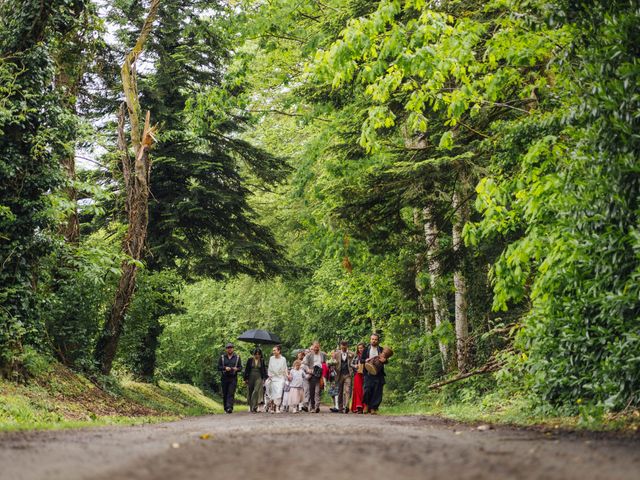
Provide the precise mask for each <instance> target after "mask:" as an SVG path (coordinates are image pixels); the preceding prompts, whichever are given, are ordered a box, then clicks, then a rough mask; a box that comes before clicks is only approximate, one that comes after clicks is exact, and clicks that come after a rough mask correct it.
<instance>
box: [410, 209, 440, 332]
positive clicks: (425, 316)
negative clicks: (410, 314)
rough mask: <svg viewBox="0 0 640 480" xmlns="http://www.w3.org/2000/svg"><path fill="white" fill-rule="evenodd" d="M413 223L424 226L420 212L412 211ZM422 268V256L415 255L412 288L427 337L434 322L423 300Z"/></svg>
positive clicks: (431, 313)
mask: <svg viewBox="0 0 640 480" xmlns="http://www.w3.org/2000/svg"><path fill="white" fill-rule="evenodd" d="M413 223H414V225H415V226H416V227H420V228H422V227H423V226H424V224H423V223H422V221H421V219H420V210H418V209H417V208H414V209H413ZM423 268H424V255H421V254H417V255H416V273H415V278H414V286H415V289H416V291H417V292H418V310H419V311H420V312H421V313H422V327H423V330H424V333H425V334H426V335H429V334H431V333H432V332H433V327H434V325H435V321H434V318H433V308H432V306H430V305H429V303H428V302H427V301H426V300H425V298H424V290H425V289H424V285H423V283H422V281H421V278H420V277H421V275H422V272H423Z"/></svg>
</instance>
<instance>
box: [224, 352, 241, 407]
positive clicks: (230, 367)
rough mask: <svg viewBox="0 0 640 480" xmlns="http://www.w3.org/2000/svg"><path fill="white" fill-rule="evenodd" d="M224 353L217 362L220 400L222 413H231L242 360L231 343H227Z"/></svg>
mask: <svg viewBox="0 0 640 480" xmlns="http://www.w3.org/2000/svg"><path fill="white" fill-rule="evenodd" d="M225 350H226V352H225V353H223V354H222V355H221V356H220V360H219V361H218V371H219V372H220V375H221V376H222V382H221V383H222V400H223V403H224V411H225V412H227V413H231V412H233V400H234V396H235V394H236V385H238V372H239V371H240V370H242V360H240V356H239V355H237V354H236V353H234V351H233V343H227V346H226V347H225Z"/></svg>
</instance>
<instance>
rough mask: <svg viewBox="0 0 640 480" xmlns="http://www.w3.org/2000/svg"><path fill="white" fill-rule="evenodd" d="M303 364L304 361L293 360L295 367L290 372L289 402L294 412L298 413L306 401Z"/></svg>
mask: <svg viewBox="0 0 640 480" xmlns="http://www.w3.org/2000/svg"><path fill="white" fill-rule="evenodd" d="M301 366H302V362H301V361H300V360H296V361H295V362H293V368H292V369H291V371H290V372H289V395H288V403H289V406H290V408H291V411H292V412H293V413H298V412H299V411H300V409H301V407H302V403H303V402H304V391H303V389H302V385H303V381H304V372H303V371H302V369H301V368H300V367H301Z"/></svg>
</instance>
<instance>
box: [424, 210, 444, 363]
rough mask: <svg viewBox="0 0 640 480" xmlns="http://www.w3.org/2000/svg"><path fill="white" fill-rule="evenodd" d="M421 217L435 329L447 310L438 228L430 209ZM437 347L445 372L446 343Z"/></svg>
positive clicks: (439, 343) (442, 322) (442, 320)
mask: <svg viewBox="0 0 640 480" xmlns="http://www.w3.org/2000/svg"><path fill="white" fill-rule="evenodd" d="M422 215H423V220H424V238H425V241H426V244H427V262H428V266H429V279H430V283H431V299H432V300H431V301H432V303H433V318H434V321H435V324H436V328H438V327H439V326H440V325H442V324H444V323H445V322H448V319H447V317H448V308H447V299H446V295H443V293H442V291H441V290H440V288H439V287H440V286H439V282H438V279H439V277H440V273H441V272H442V265H441V264H440V263H441V262H440V259H439V258H438V255H437V253H438V248H437V241H438V236H439V233H440V232H439V230H438V226H437V225H436V223H435V221H434V219H433V213H432V211H431V207H424V208H423V209H422ZM438 347H439V349H440V355H441V357H442V368H443V370H444V371H446V370H447V365H448V364H449V352H448V349H447V345H446V343H444V342H442V341H439V342H438Z"/></svg>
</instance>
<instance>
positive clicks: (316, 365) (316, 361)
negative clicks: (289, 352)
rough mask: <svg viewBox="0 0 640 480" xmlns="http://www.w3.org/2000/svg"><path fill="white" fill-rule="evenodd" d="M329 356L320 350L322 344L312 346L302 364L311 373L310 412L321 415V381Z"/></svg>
mask: <svg viewBox="0 0 640 480" xmlns="http://www.w3.org/2000/svg"><path fill="white" fill-rule="evenodd" d="M326 361H327V356H326V355H325V354H324V352H322V351H321V350H320V342H318V341H315V342H313V344H312V345H311V351H310V352H309V353H307V355H306V356H305V357H304V361H303V362H302V364H303V365H304V366H305V367H306V371H307V372H310V373H311V378H309V411H310V412H315V413H320V379H321V378H322V364H323V363H326Z"/></svg>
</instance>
